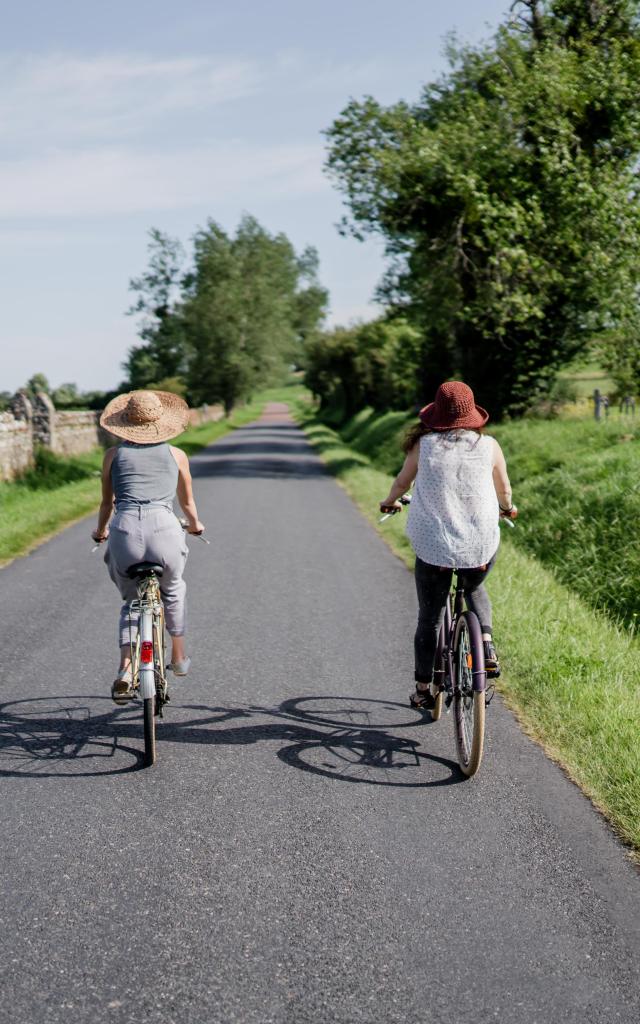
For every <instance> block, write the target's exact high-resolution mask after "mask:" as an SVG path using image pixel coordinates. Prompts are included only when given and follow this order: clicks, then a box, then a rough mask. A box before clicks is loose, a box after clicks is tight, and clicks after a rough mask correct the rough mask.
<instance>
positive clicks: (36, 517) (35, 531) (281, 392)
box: [0, 384, 303, 566]
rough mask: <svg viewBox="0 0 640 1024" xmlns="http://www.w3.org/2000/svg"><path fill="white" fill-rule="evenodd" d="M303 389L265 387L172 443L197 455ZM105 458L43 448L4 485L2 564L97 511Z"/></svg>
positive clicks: (0, 488)
mask: <svg viewBox="0 0 640 1024" xmlns="http://www.w3.org/2000/svg"><path fill="white" fill-rule="evenodd" d="M302 391H303V389H302V388H301V387H299V386H298V385H296V384H291V385H287V386H284V387H281V388H271V389H269V390H266V391H261V392H260V393H259V394H258V395H256V397H255V399H254V400H252V401H251V402H249V403H248V404H247V405H245V406H242V407H241V408H239V409H237V410H235V411H234V412H233V413H232V415H231V416H230V417H229V419H226V420H220V421H219V422H218V423H204V424H202V425H201V426H198V427H192V428H191V429H190V430H187V431H185V432H184V434H181V435H180V437H179V438H177V439H176V441H175V442H173V443H174V444H176V445H178V446H179V447H180V448H183V449H184V451H186V453H187V455H190V456H191V455H194V454H195V453H196V452H198V451H200V450H201V449H202V448H205V447H206V446H207V445H209V444H211V443H212V441H215V440H217V438H219V437H222V436H223V435H224V434H226V433H228V432H229V431H230V430H235V429H236V428H237V427H241V426H243V425H244V424H245V423H250V422H251V421H252V420H255V419H256V418H257V417H258V416H259V415H260V413H261V411H262V409H263V408H264V405H265V404H266V403H267V402H277V401H283V402H284V401H295V400H296V399H298V398H299V397H300V396H301V394H302ZM102 457H103V452H102V449H100V448H96V449H95V450H94V451H92V452H88V453H87V454H86V455H79V456H75V457H74V458H60V457H58V456H55V455H53V454H52V453H51V452H49V451H47V450H45V449H42V450H41V451H40V452H38V454H37V457H36V465H35V467H34V468H33V469H32V470H30V471H29V472H28V473H26V474H25V475H24V476H23V477H21V478H20V479H19V480H16V481H13V482H12V483H0V566H2V565H6V563H7V562H10V561H12V559H14V558H17V557H18V556H20V555H25V554H27V553H28V552H29V551H32V550H33V549H34V548H35V547H37V546H38V545H39V544H42V543H43V541H45V540H48V538H49V537H52V536H53V535H54V534H56V533H59V532H60V530H62V529H64V527H65V526H69V525H70V524H71V523H74V522H77V520H78V519H82V518H83V517H84V516H87V515H89V514H90V513H91V512H93V511H95V509H96V508H97V506H98V504H99V502H100V469H101V466H102Z"/></svg>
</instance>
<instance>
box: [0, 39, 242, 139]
mask: <svg viewBox="0 0 640 1024" xmlns="http://www.w3.org/2000/svg"><path fill="white" fill-rule="evenodd" d="M261 75H262V73H261V71H260V68H259V67H258V65H257V63H256V62H252V61H248V60H242V59H232V58H228V57H227V58H219V59H216V58H215V57H183V58H173V59H167V60H156V59H153V58H150V57H146V56H143V55H135V54H116V55H113V56H98V57H94V58H91V59H89V58H80V57H73V56H66V55H62V54H53V55H47V56H43V57H42V56H41V57H27V56H20V57H3V58H1V59H0V133H1V134H2V136H3V137H4V139H5V143H6V142H7V141H8V142H9V143H10V144H11V143H13V144H19V143H22V144H24V143H29V148H32V147H33V146H34V145H39V146H42V145H47V144H52V143H53V144H55V145H57V146H60V145H64V144H65V143H67V142H73V141H74V140H78V139H82V140H85V141H86V140H88V139H102V140H105V139H107V138H109V137H113V136H114V135H117V136H118V137H122V136H123V135H125V134H135V133H137V132H138V131H140V130H144V131H149V132H151V131H152V130H153V129H154V128H155V127H157V123H158V122H159V121H162V120H163V119H165V118H166V117H167V116H168V115H169V116H170V115H173V114H176V113H178V112H184V111H189V110H193V111H197V110H203V109H207V108H212V107H215V106H216V105H219V104H223V103H227V102H229V101H231V100H237V99H240V98H243V97H245V96H249V95H251V94H252V93H254V92H255V91H256V90H257V89H258V88H259V86H260V81H261Z"/></svg>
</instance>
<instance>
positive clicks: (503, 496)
mask: <svg viewBox="0 0 640 1024" xmlns="http://www.w3.org/2000/svg"><path fill="white" fill-rule="evenodd" d="M493 486H494V487H495V489H496V494H497V496H498V504H499V505H500V511H501V512H505V513H511V512H515V515H512V516H511V518H513V519H515V516H516V515H517V514H518V510H517V508H516V507H515V505H514V504H513V500H512V497H511V483H510V482H509V474H508V473H507V463H506V460H505V457H504V455H503V453H502V448H501V447H500V445H499V444H498V442H497V441H496V440H495V438H493Z"/></svg>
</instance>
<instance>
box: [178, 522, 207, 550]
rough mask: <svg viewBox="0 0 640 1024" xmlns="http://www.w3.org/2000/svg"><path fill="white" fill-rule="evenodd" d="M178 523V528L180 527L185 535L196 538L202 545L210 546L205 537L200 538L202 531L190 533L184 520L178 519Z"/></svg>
mask: <svg viewBox="0 0 640 1024" xmlns="http://www.w3.org/2000/svg"><path fill="white" fill-rule="evenodd" d="M178 522H179V523H180V526H181V527H182V529H183V530H184V531H185V532H186V533H188V534H189V536H190V537H197V538H198V540H201V541H202V543H203V544H210V543H211V541H210V540H207V538H206V537H203V536H202V530H198V531H197V533H191V532H190V530H189V528H188V527H189V524H188V522H187V520H186V519H178Z"/></svg>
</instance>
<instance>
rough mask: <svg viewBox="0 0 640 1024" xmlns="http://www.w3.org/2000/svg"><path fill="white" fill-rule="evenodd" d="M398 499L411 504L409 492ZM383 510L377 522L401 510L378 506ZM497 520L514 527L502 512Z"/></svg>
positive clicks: (512, 522) (391, 506)
mask: <svg viewBox="0 0 640 1024" xmlns="http://www.w3.org/2000/svg"><path fill="white" fill-rule="evenodd" d="M398 501H399V502H400V504H401V505H410V504H411V495H410V494H403V495H402V497H400V498H398ZM383 510H384V515H383V516H381V517H380V519H379V520H378V522H379V523H384V521H385V520H386V519H390V518H391V516H395V515H397V513H398V512H401V511H402V509H401V508H396V507H395V505H381V506H380V511H383ZM498 522H501V523H506V524H507V526H509V527H511V529H512V530H514V529H515V525H516V524H515V523H514V521H513V520H512V519H509V517H508V516H505V515H503V514H502V512H500V514H499V516H498Z"/></svg>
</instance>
